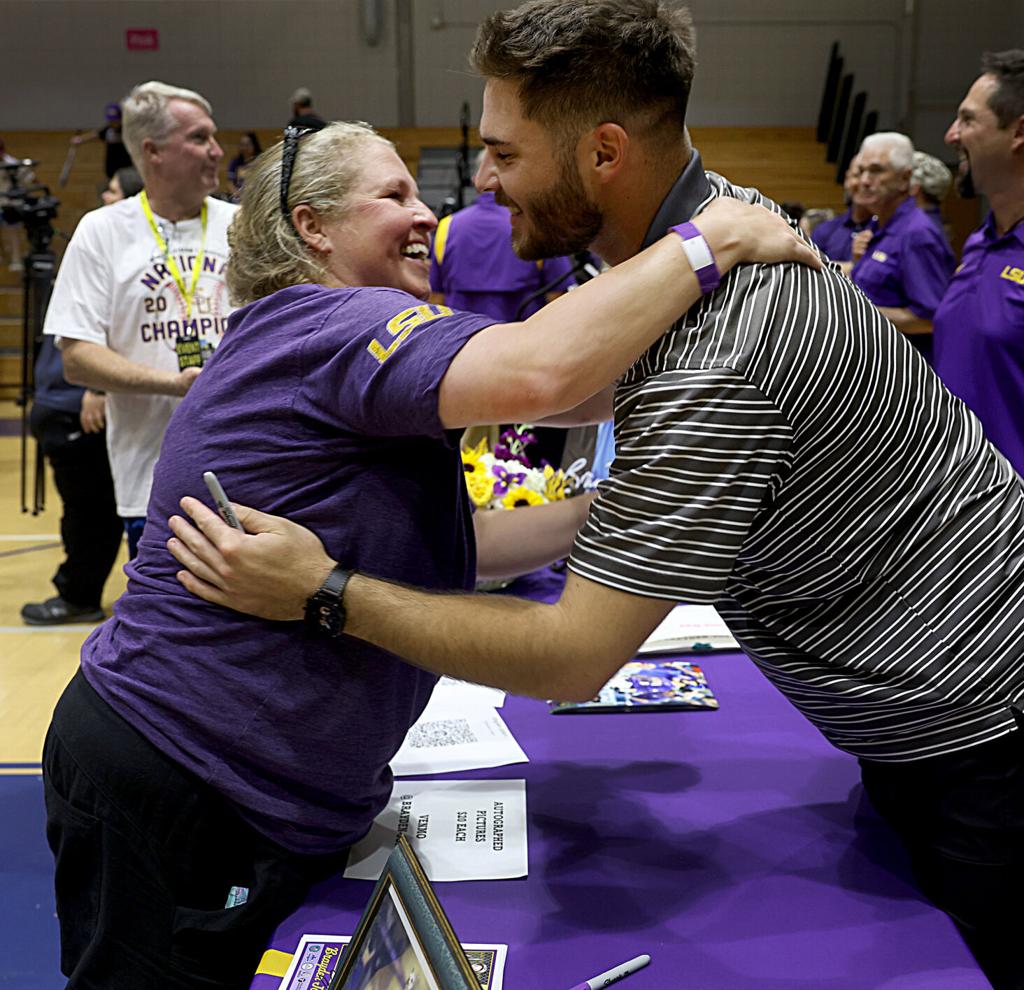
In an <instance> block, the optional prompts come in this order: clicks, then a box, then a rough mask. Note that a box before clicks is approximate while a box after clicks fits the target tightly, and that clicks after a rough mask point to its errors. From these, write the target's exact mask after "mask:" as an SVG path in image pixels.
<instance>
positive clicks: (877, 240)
mask: <svg viewBox="0 0 1024 990" xmlns="http://www.w3.org/2000/svg"><path fill="white" fill-rule="evenodd" d="M955 264H956V259H955V258H954V257H953V251H952V249H951V248H950V246H949V244H947V243H946V238H945V237H944V236H943V234H941V233H940V232H939V231H938V230H937V229H936V227H935V224H933V223H932V222H931V220H929V219H928V217H927V216H925V213H924V211H923V210H922V209H921V208H920V207H919V206H918V205H917V204H916V203H915V202H914V201H913V200H912V199H906V200H904V201H903V202H902V203H900V205H899V206H898V207H897V208H896V212H895V213H893V215H892V216H891V217H890V218H889V222H888V223H887V224H886V225H885V226H884V227H882V228H881V230H877V231H876V233H875V235H874V237H872V239H871V243H870V244H869V245H868V248H867V250H866V251H865V252H864V254H863V255H862V256H861V258H860V260H859V261H857V263H856V264H855V265H854V266H853V268H852V270H851V271H850V278H851V279H852V280H853V282H854V284H855V285H858V286H860V288H861V291H862V292H863V293H864V295H866V296H867V297H868V299H870V300H871V301H872V302H873V303H874V304H875V305H876V306H892V307H901V308H906V309H909V310H910V311H911V312H912V313H913V314H914V315H915V316H919V317H921V318H922V319H924V320H930V319H931V318H932V316H933V315H934V313H935V310H936V309H937V308H938V305H939V302H940V301H941V299H942V295H943V293H944V292H945V291H946V286H947V285H949V278H950V276H951V275H952V274H953V267H954V265H955Z"/></svg>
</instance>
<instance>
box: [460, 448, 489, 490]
mask: <svg viewBox="0 0 1024 990" xmlns="http://www.w3.org/2000/svg"><path fill="white" fill-rule="evenodd" d="M488 453H490V451H488V449H487V437H483V438H482V439H481V440H480V442H479V443H478V444H477V445H476V446H475V447H467V448H466V449H464V450H463V451H462V470H463V471H465V472H466V481H467V482H468V481H469V479H470V478H472V477H474V476H476V477H481V476H484V475H487V474H489V473H490V472H489V471H488V470H487V465H486V464H485V463H484V457H485V455H487V454H488Z"/></svg>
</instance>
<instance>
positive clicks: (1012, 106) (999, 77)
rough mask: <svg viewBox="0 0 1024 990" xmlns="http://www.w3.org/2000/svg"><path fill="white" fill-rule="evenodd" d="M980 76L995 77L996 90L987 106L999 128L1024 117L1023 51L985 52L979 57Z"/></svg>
mask: <svg viewBox="0 0 1024 990" xmlns="http://www.w3.org/2000/svg"><path fill="white" fill-rule="evenodd" d="M981 72H982V75H988V76H995V78H996V82H998V83H999V86H998V88H997V89H996V90H995V92H994V93H993V94H992V95H991V96H990V97H989V100H988V105H989V108H990V109H991V111H992V112H993V113H994V114H995V115H996V120H998V121H999V126H1000V127H1006V126H1007V125H1008V124H1009V123H1010V122H1011V121H1014V120H1016V119H1017V118H1018V117H1022V116H1024V50H1022V49H1020V48H1011V49H1010V50H1009V51H1005V52H985V54H984V55H982V57H981Z"/></svg>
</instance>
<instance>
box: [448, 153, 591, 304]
mask: <svg viewBox="0 0 1024 990" xmlns="http://www.w3.org/2000/svg"><path fill="white" fill-rule="evenodd" d="M484 154H485V153H484V152H481V153H480V155H479V156H478V158H477V161H476V171H477V172H479V170H480V167H481V162H482V161H483V160H484V158H483V156H484ZM572 267H573V262H572V259H570V258H566V257H557V258H544V259H541V260H539V261H524V260H523V259H522V258H520V257H519V256H518V255H517V254H516V253H515V251H513V250H512V218H511V217H510V216H509V212H508V208H507V207H505V206H502V205H501V204H499V203H497V202H496V201H495V196H494V193H493V192H481V193H480V194H479V195H478V196H477V198H476V200H475V201H474V202H473V203H471V204H470V205H469V206H467V207H466V208H465V209H462V210H459V211H458V213H453V214H451V216H447V217H445V218H444V219H443V220H441V222H440V223H439V224H438V225H437V233H436V234H435V235H434V242H433V245H432V247H431V252H430V290H431V296H430V301H431V302H433V303H439V304H441V305H445V306H450V307H451V308H452V309H461V310H465V311H467V312H470V313H484V314H486V315H487V316H493V317H494V318H495V319H496V320H505V321H508V322H511V321H513V320H525V319H526V318H527V317H528V316H532V315H533V314H534V313H536V312H537V310H539V309H540V308H541V306H543V305H544V303H545V302H547V301H549V299H550V298H554V296H557V295H561V293H563V292H565V291H566V289H568V288H569V286H570V285H574V284H575V283H574V282H573V280H572V278H571V273H572ZM559 279H561V281H559ZM552 283H554V285H553V286H552V288H551V289H549V290H548V293H547V294H544V293H542V294H541V295H539V296H537V297H536V298H534V299H533V300H532V301H530V302H528V303H527V302H526V300H527V299H528V298H529V297H530V296H532V295H534V294H535V293H536V292H537V291H538V290H539V289H542V288H544V286H546V285H551V284H552ZM524 303H526V305H525V307H524V308H523V310H522V312H520V311H519V310H520V307H523V305H524Z"/></svg>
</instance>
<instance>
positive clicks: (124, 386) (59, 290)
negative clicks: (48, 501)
mask: <svg viewBox="0 0 1024 990" xmlns="http://www.w3.org/2000/svg"><path fill="white" fill-rule="evenodd" d="M123 113H124V139H125V143H126V144H127V146H128V150H129V151H130V152H131V156H132V160H133V161H134V162H135V165H136V167H137V168H138V170H139V171H140V172H141V173H142V177H143V179H144V180H145V191H144V192H143V193H140V194H139V195H138V196H133V197H132V198H130V199H126V200H123V201H121V202H120V203H115V204H114V205H112V206H108V207H104V208H103V209H101V210H95V211H93V212H92V213H88V214H86V215H85V216H84V217H83V218H82V220H81V222H80V223H79V225H78V229H77V230H76V231H75V235H74V237H73V238H72V239H71V243H70V244H69V245H68V249H67V251H66V253H65V255H64V260H63V262H62V263H61V267H60V271H59V272H58V275H57V280H56V283H55V285H54V289H53V296H52V298H51V300H50V305H49V309H48V311H47V314H46V324H45V327H44V331H45V332H46V333H47V334H51V335H53V336H55V337H57V338H59V340H58V343H59V345H60V347H61V349H62V351H63V356H64V374H65V377H66V378H67V380H68V381H69V382H72V383H73V384H76V385H85V386H86V387H88V388H91V389H97V390H101V391H104V392H106V393H107V396H108V398H107V448H108V451H109V453H110V468H111V472H112V474H113V477H114V490H115V492H116V495H117V511H118V514H119V515H120V516H121V518H122V519H123V520H124V522H125V531H126V532H127V534H128V546H129V553H130V554H131V555H132V556H134V553H135V548H136V546H137V545H138V539H139V536H140V535H141V533H142V527H143V524H144V522H145V516H146V505H147V503H148V501H149V488H150V483H151V481H152V477H153V465H154V464H155V463H156V458H157V454H158V453H159V451H160V442H161V440H162V439H163V435H164V430H165V429H166V427H167V421H168V420H169V419H170V417H171V413H172V412H173V411H174V407H175V406H176V405H177V404H178V401H179V400H180V398H181V397H182V396H183V395H184V394H185V393H186V392H187V391H188V389H189V386H190V385H191V384H192V382H193V381H194V380H195V377H196V375H197V374H199V367H184V365H185V364H186V363H187V361H188V360H189V359H188V358H183V359H182V360H181V361H180V362H179V353H178V351H179V347H178V345H179V341H180V340H182V339H183V338H198V341H199V343H200V344H203V343H208V344H210V345H211V346H216V344H217V342H218V340H219V339H220V336H221V334H222V333H223V332H224V328H225V325H226V324H227V317H228V313H229V312H230V306H229V305H228V299H227V289H226V286H225V284H224V266H225V263H226V262H227V256H228V244H227V229H228V225H229V224H230V222H231V219H232V216H233V214H234V211H235V209H236V207H234V206H232V205H230V204H228V203H224V202H222V201H220V200H217V199H210V198H209V194H210V193H212V192H213V191H214V190H215V189H216V188H217V171H218V167H219V165H220V160H221V158H222V157H223V155H224V152H223V151H222V150H221V148H220V145H219V144H218V143H217V139H216V136H215V135H216V132H217V128H216V125H215V124H214V122H213V120H212V118H211V109H210V104H209V103H208V102H207V101H206V100H205V99H204V98H203V97H202V96H200V95H199V94H198V93H195V92H193V91H191V90H187V89H180V88H178V87H174V86H168V85H166V84H165V83H160V82H148V83H143V84H142V85H140V86H137V87H136V88H135V89H134V90H132V92H131V93H130V94H129V95H128V97H127V98H126V99H125V101H124V109H123ZM181 350H182V351H183V352H184V351H186V350H191V351H193V352H195V351H198V350H199V347H196V346H193V347H191V348H189V347H188V345H186V346H185V347H184V348H181ZM73 618H74V616H71V615H70V614H69V615H68V616H67V617H66V618H64V619H62V620H61V621H69V620H71V619H73Z"/></svg>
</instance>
